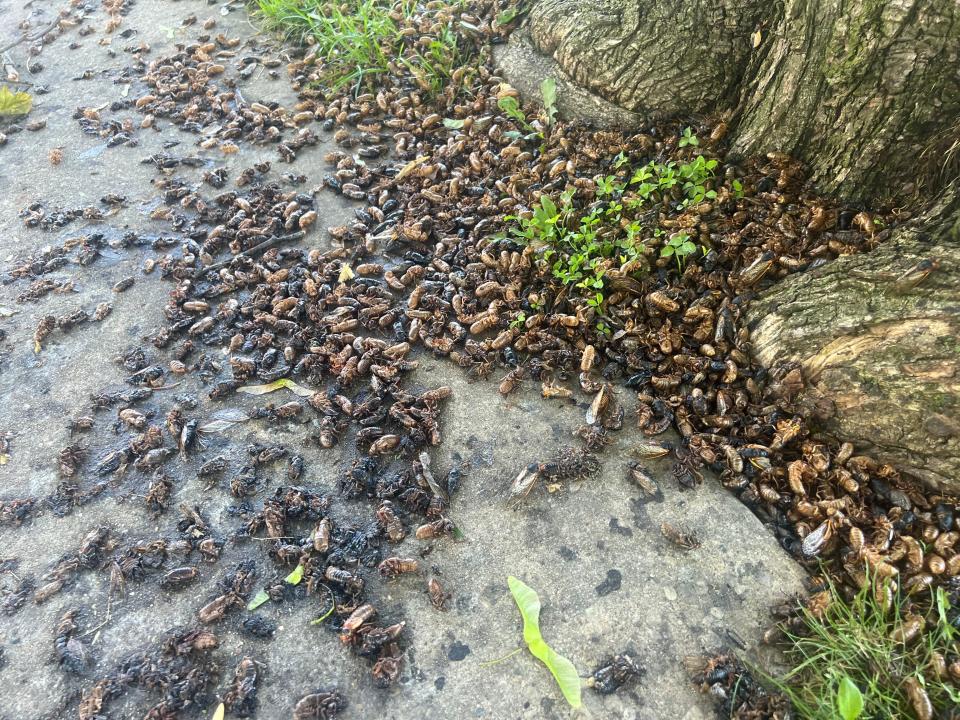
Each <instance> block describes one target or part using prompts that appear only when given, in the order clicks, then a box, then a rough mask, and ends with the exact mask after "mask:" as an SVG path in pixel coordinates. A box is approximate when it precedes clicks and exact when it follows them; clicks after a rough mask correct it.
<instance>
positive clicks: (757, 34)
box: [750, 30, 763, 48]
mask: <svg viewBox="0 0 960 720" xmlns="http://www.w3.org/2000/svg"><path fill="white" fill-rule="evenodd" d="M750 40H751V42H753V47H754V48H758V47H760V41H761V40H763V35H761V34H760V31H759V30H757V31H756V32H755V33H753V35H751V36H750Z"/></svg>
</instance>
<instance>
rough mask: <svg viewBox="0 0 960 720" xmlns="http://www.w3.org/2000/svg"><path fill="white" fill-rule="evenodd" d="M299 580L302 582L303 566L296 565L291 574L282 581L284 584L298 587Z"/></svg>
mask: <svg viewBox="0 0 960 720" xmlns="http://www.w3.org/2000/svg"><path fill="white" fill-rule="evenodd" d="M301 580H303V565H297V566H296V567H295V568H294V569H293V572H292V573H290V574H289V575H287V576H286V577H285V578H284V579H283V581H284V582H285V583H290V584H291V585H299V584H300V581H301Z"/></svg>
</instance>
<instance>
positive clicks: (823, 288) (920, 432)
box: [748, 189, 960, 493]
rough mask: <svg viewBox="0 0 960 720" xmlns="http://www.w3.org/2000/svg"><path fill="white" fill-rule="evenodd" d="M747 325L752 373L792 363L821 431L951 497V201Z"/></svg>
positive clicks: (956, 255) (783, 287)
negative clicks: (824, 411) (921, 266)
mask: <svg viewBox="0 0 960 720" xmlns="http://www.w3.org/2000/svg"><path fill="white" fill-rule="evenodd" d="M931 260H932V261H935V262H938V263H939V267H938V268H936V269H934V270H933V271H931V272H930V273H929V275H927V276H926V277H923V273H922V272H920V271H919V270H914V271H913V272H910V271H911V269H913V268H916V267H917V265H918V263H923V262H929V261H931ZM914 283H916V284H915V285H914ZM748 320H749V322H750V323H751V330H752V340H753V343H754V354H755V355H756V357H757V358H758V359H759V360H760V361H761V362H762V363H764V364H765V365H773V364H775V363H777V362H780V361H785V360H795V361H799V362H800V363H801V364H802V366H803V374H804V378H805V379H806V381H807V384H808V388H809V389H808V390H807V392H810V393H813V394H815V395H817V396H819V397H820V398H822V399H823V400H826V401H829V402H832V403H833V405H834V410H835V413H834V415H833V416H832V417H830V418H829V419H827V420H826V421H825V423H824V425H823V427H824V430H825V431H827V432H828V433H830V434H834V435H835V436H837V437H839V438H843V439H847V440H851V441H853V442H854V443H855V445H856V446H857V447H858V449H862V450H867V451H870V452H872V453H874V454H875V455H876V456H877V457H879V458H880V459H883V460H884V461H887V462H890V463H892V464H894V465H896V466H897V467H899V468H901V469H903V470H905V471H907V472H909V473H910V474H912V475H914V476H916V477H918V478H920V479H922V480H924V481H925V482H927V483H928V484H930V485H932V486H934V487H937V488H939V489H941V490H944V491H952V492H954V493H957V492H960V190H957V189H952V190H948V192H947V194H946V196H945V198H944V199H943V200H942V201H941V203H938V205H937V206H936V207H935V208H934V209H933V210H932V211H931V213H930V215H929V216H927V217H925V218H921V219H920V221H919V222H918V223H917V224H916V225H915V226H912V227H908V228H904V229H902V230H899V231H897V232H896V233H894V236H893V237H892V238H891V239H890V240H888V241H887V242H886V243H884V244H883V245H881V246H879V247H878V248H877V249H875V250H873V251H872V252H869V253H867V254H864V255H853V256H848V257H844V258H840V259H838V260H835V261H834V262H832V263H830V264H829V265H826V266H824V267H822V268H820V269H819V270H815V271H813V272H809V273H802V274H799V275H794V276H791V277H789V278H787V279H786V280H784V281H783V282H781V283H779V284H777V285H776V286H774V287H773V288H771V289H770V290H769V291H767V292H766V293H765V294H764V296H763V297H762V298H761V299H760V300H758V301H755V302H754V303H753V305H752V306H751V308H750V311H749V315H748Z"/></svg>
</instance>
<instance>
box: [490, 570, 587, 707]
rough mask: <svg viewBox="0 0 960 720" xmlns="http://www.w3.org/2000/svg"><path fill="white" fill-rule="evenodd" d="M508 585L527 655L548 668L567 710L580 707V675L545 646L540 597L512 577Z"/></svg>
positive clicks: (570, 663)
mask: <svg viewBox="0 0 960 720" xmlns="http://www.w3.org/2000/svg"><path fill="white" fill-rule="evenodd" d="M507 585H508V586H509V587H510V592H511V593H512V594H513V599H514V600H516V602H517V607H518V608H519V609H520V616H521V617H522V618H523V640H524V642H526V643H527V648H528V649H529V650H530V654H531V655H533V656H534V657H535V658H537V660H539V661H540V662H542V663H543V664H544V665H546V666H547V669H548V670H549V671H550V673H551V674H552V675H553V679H554V680H556V681H557V685H559V686H560V692H562V693H563V697H564V698H565V699H566V701H567V702H568V703H569V704H570V707H573V708H578V707H580V705H581V702H580V676H579V675H578V674H577V669H576V668H575V667H574V666H573V663H572V662H570V661H569V660H567V658H565V657H564V656H563V655H560V654H559V653H557V651H556V650H554V649H553V648H552V647H550V646H549V645H547V643H546V641H545V640H544V639H543V636H542V635H541V634H540V597H539V596H538V595H537V593H536V591H535V590H534V589H533V588H531V587H530V586H529V585H527V584H526V583H524V582H523V581H521V580H518V579H517V578H515V577H513V576H512V575H511V576H510V577H508V578H507Z"/></svg>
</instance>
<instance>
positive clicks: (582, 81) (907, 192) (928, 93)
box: [508, 0, 960, 203]
mask: <svg viewBox="0 0 960 720" xmlns="http://www.w3.org/2000/svg"><path fill="white" fill-rule="evenodd" d="M529 38H530V40H531V41H532V44H533V46H534V47H535V48H536V49H537V50H538V51H539V52H541V53H544V54H546V55H548V56H550V57H551V58H552V59H553V60H554V61H555V62H556V63H557V66H558V68H559V70H560V71H562V73H564V74H565V75H566V76H568V77H569V78H570V79H571V80H572V81H573V82H574V83H576V84H578V85H580V86H582V87H584V88H586V89H588V90H590V91H592V92H593V93H595V94H597V95H599V96H600V97H602V98H604V99H606V100H609V101H610V102H612V103H614V104H616V105H618V106H620V107H622V108H624V109H626V110H628V111H631V112H633V113H636V114H638V115H641V116H645V117H648V118H652V119H656V118H658V117H665V116H668V117H682V116H687V115H692V114H712V113H717V112H723V111H725V112H727V113H728V114H730V115H731V117H732V120H733V121H734V122H733V128H734V129H733V134H732V151H733V152H734V154H742V155H750V154H756V153H763V152H768V151H771V150H778V151H781V152H786V153H789V154H791V155H794V156H795V157H798V158H800V159H802V160H804V161H805V162H807V163H808V165H809V167H810V170H811V176H812V178H813V179H814V180H815V181H816V182H817V183H818V184H819V185H820V187H821V189H823V190H824V191H825V192H829V193H837V194H840V195H843V196H844V197H846V198H849V199H860V200H870V201H877V200H878V199H885V200H886V199H891V200H895V201H896V202H901V203H902V202H905V201H906V200H907V199H909V198H911V197H913V195H914V194H916V193H917V192H918V191H921V190H924V191H927V192H936V191H937V190H938V189H939V188H940V187H942V185H943V182H942V181H943V179H944V172H943V171H944V166H943V159H944V158H943V154H944V151H946V150H947V149H948V148H950V147H951V146H952V145H953V144H954V143H955V142H957V141H958V140H960V6H958V4H957V3H956V2H955V0H859V1H857V2H853V1H851V0H784V1H783V2H780V3H772V2H755V1H753V0H714V1H712V2H707V1H705V0H678V1H675V2H666V3H664V2H661V3H654V2H647V1H646V0H539V2H537V3H535V4H534V6H533V7H532V9H531V11H530V20H529ZM515 42H518V43H519V42H522V39H521V38H519V37H518V39H517V40H516V41H515ZM508 70H509V68H508ZM508 76H509V77H511V79H513V76H512V75H510V74H509V73H508ZM612 119H613V120H614V121H617V120H620V119H621V118H617V117H613V118H612ZM948 164H949V163H948Z"/></svg>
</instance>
